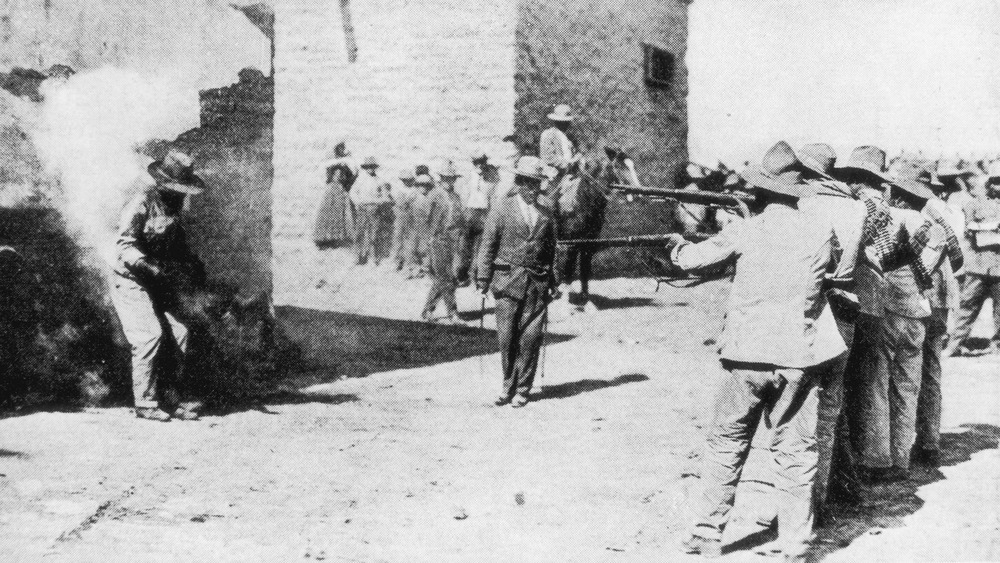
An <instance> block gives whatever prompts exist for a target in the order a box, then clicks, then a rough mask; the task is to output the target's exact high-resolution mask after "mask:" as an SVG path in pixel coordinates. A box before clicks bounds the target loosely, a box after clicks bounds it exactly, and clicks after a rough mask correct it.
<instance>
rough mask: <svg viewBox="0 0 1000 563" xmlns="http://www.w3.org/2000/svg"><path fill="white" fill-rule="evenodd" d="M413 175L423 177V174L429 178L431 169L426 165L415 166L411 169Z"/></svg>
mask: <svg viewBox="0 0 1000 563" xmlns="http://www.w3.org/2000/svg"><path fill="white" fill-rule="evenodd" d="M413 173H414V174H415V175H417V176H420V175H423V174H426V175H428V176H430V175H431V169H430V167H429V166H427V165H426V164H418V165H416V166H414V167H413Z"/></svg>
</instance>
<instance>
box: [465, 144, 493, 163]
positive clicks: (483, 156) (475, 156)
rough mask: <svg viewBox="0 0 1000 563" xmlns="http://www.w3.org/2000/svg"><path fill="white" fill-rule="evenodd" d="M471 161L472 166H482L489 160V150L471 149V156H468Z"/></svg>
mask: <svg viewBox="0 0 1000 563" xmlns="http://www.w3.org/2000/svg"><path fill="white" fill-rule="evenodd" d="M469 160H471V161H472V164H473V166H482V165H483V164H486V163H487V162H489V161H490V155H489V151H487V150H485V149H481V148H479V149H476V150H474V151H472V156H470V157H469Z"/></svg>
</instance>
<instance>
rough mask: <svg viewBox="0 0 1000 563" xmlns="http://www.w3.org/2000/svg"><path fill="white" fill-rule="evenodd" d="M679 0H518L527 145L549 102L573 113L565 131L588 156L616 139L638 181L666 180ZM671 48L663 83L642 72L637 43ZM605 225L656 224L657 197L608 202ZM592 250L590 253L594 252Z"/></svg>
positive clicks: (674, 140) (678, 129)
mask: <svg viewBox="0 0 1000 563" xmlns="http://www.w3.org/2000/svg"><path fill="white" fill-rule="evenodd" d="M687 5H688V2H686V1H684V0H625V1H619V0H614V1H612V0H564V1H560V2H546V1H543V0H521V2H520V4H519V10H518V25H517V72H516V75H515V91H516V93H517V101H516V105H515V109H516V111H515V115H516V129H517V132H518V134H519V136H521V138H522V139H523V140H524V141H525V142H526V144H528V145H530V146H532V148H533V149H535V150H537V142H538V136H539V134H540V133H541V131H542V130H543V129H545V128H546V127H548V121H547V120H546V119H545V116H546V115H547V114H548V113H549V111H550V110H551V109H552V106H553V104H557V103H567V104H570V105H571V106H572V107H573V111H574V113H576V114H577V115H578V118H577V119H576V121H575V122H574V125H573V129H572V135H574V136H575V137H576V139H577V143H578V146H579V147H580V148H581V149H582V150H584V151H585V152H587V153H589V154H591V156H592V157H596V158H603V147H604V146H606V145H610V146H616V147H620V148H622V149H624V150H625V151H626V152H627V153H628V154H629V156H631V157H632V158H633V159H634V160H635V162H636V167H637V169H638V172H639V179H640V180H641V181H642V182H643V183H644V184H647V185H653V186H661V187H674V186H673V179H674V173H675V171H676V169H677V167H678V166H682V165H683V164H684V163H685V162H686V161H687V99H686V97H687V70H686V67H685V65H684V55H685V49H686V42H687ZM644 42H646V43H651V44H654V45H657V46H660V47H662V48H663V49H665V50H666V51H667V52H669V53H670V54H672V55H673V57H674V65H675V66H674V71H673V74H672V76H671V77H670V84H669V86H668V87H667V88H664V89H660V88H651V87H649V86H647V85H646V83H645V81H644V74H643V49H642V44H643V43H644ZM608 213H609V216H608V220H607V222H606V224H605V234H615V233H635V232H662V231H663V230H665V229H666V228H669V227H670V223H671V221H670V219H669V214H668V213H667V212H666V209H665V206H664V205H662V204H653V205H647V204H643V203H638V204H628V205H625V204H621V203H620V202H616V203H613V205H612V206H611V207H610V208H609V211H608ZM603 254H606V253H602V254H601V255H598V256H602V255H603Z"/></svg>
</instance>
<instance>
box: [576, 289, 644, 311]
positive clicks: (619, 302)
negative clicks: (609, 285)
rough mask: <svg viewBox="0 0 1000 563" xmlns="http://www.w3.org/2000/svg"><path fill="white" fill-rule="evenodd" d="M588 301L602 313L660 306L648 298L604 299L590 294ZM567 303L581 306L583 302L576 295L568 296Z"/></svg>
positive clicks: (581, 298) (581, 297)
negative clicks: (607, 310) (610, 310)
mask: <svg viewBox="0 0 1000 563" xmlns="http://www.w3.org/2000/svg"><path fill="white" fill-rule="evenodd" d="M589 299H590V302H591V303H593V304H594V305H595V306H596V307H597V308H598V309H600V310H602V311H604V310H606V309H631V308H635V307H659V306H660V305H659V304H658V303H656V301H655V300H654V299H652V298H649V297H604V296H602V295H594V294H590V296H589ZM569 301H570V303H572V304H574V305H582V304H583V302H584V301H583V296H581V295H579V294H577V293H573V294H570V299H569Z"/></svg>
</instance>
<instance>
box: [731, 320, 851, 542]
mask: <svg viewBox="0 0 1000 563" xmlns="http://www.w3.org/2000/svg"><path fill="white" fill-rule="evenodd" d="M838 324H839V323H838ZM853 328H854V327H853V326H848V325H846V324H843V325H841V333H842V334H843V333H847V336H850V335H852V334H853ZM845 339H846V338H845ZM846 364H847V353H844V354H841V355H839V356H837V357H836V358H833V359H831V360H828V361H826V362H823V363H822V364H819V365H816V366H813V367H811V368H809V369H808V375H811V376H812V377H813V378H815V379H816V381H818V383H819V413H818V416H817V417H816V418H817V420H816V446H817V452H818V462H817V468H816V478H815V480H814V482H813V495H812V497H813V509H814V510H815V511H816V513H819V511H820V510H821V509H822V507H823V504H824V502H826V492H827V488H828V486H829V484H830V474H831V472H832V462H833V448H834V445H835V443H836V435H837V422H838V420H839V418H840V412H841V408H842V406H843V402H844V367H845V365H846ZM772 430H773V429H772V428H771V426H770V424H769V421H768V420H767V419H766V418H763V417H762V420H761V422H760V424H759V425H758V427H757V432H756V433H755V434H754V436H753V440H752V443H751V448H750V453H749V454H748V457H747V461H746V467H745V469H744V471H743V474H742V475H741V476H740V484H739V487H738V488H737V492H736V505H735V508H734V511H733V512H734V518H737V519H740V520H743V521H746V522H747V523H748V524H749V525H750V526H751V527H756V528H760V529H767V528H769V527H770V526H771V525H772V524H773V523H774V520H775V518H777V517H778V505H777V500H778V499H777V498H776V495H775V482H776V481H775V475H774V473H773V471H774V465H773V464H772V463H771V460H770V457H771V444H772V442H773V440H774V436H773V432H772Z"/></svg>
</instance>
